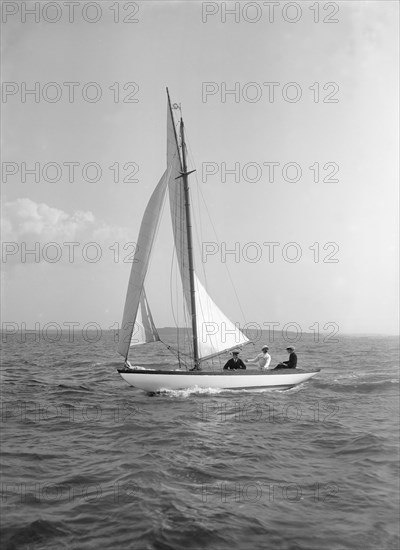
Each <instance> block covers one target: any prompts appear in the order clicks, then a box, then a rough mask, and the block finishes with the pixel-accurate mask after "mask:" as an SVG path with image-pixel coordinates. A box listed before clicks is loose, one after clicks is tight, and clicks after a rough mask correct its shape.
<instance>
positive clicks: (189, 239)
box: [180, 118, 199, 370]
mask: <svg viewBox="0 0 400 550" xmlns="http://www.w3.org/2000/svg"><path fill="white" fill-rule="evenodd" d="M180 134H181V142H182V169H183V171H182V178H183V190H184V194H185V212H186V233H187V244H188V258H189V285H190V305H191V310H192V333H193V358H194V368H195V369H196V370H197V369H198V368H199V348H198V340H197V323H196V299H195V294H196V290H195V286H194V261H193V239H192V222H191V213H190V197H189V181H188V175H189V174H190V173H191V172H188V171H187V164H186V143H185V132H184V125H183V119H182V118H181V123H180ZM193 172H194V170H193Z"/></svg>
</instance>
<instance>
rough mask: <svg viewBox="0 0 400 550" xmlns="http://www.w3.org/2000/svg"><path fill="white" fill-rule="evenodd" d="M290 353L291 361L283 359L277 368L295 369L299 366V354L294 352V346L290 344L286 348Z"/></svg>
mask: <svg viewBox="0 0 400 550" xmlns="http://www.w3.org/2000/svg"><path fill="white" fill-rule="evenodd" d="M286 351H287V352H288V353H289V361H283V362H282V363H279V365H277V366H276V367H275V369H295V368H296V366H297V355H296V354H295V352H294V347H292V346H289V347H288V348H286Z"/></svg>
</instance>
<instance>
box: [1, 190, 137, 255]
mask: <svg viewBox="0 0 400 550" xmlns="http://www.w3.org/2000/svg"><path fill="white" fill-rule="evenodd" d="M128 235H129V231H128V230H127V229H126V228H124V227H120V226H110V225H107V224H106V223H104V222H102V221H99V220H97V219H96V218H95V216H94V215H93V213H92V212H90V211H86V212H84V211H82V210H76V211H75V212H72V213H67V212H65V211H63V210H60V209H59V208H54V207H52V206H49V205H47V204H44V203H36V202H34V201H33V200H31V199H28V198H21V199H17V200H15V201H12V202H7V203H5V205H4V207H3V218H2V260H3V264H5V265H16V264H23V265H26V264H32V263H39V262H43V261H48V262H49V263H52V259H54V258H58V259H57V261H60V262H63V261H65V262H66V263H68V264H70V265H72V264H76V263H78V264H79V263H80V259H81V260H84V261H85V260H86V261H90V258H95V257H96V248H97V250H101V251H102V252H103V251H105V250H108V254H107V256H112V254H111V252H110V250H109V247H110V246H112V245H113V244H114V243H115V242H121V243H123V244H125V243H127V242H128V241H129V238H128ZM65 243H79V244H78V245H74V247H73V248H71V245H68V244H65ZM88 243H95V245H92V246H91V251H90V254H89V248H90V247H88ZM85 247H86V248H85ZM32 250H34V251H35V253H30V252H27V251H32ZM71 254H72V258H73V261H71ZM85 254H87V257H86V256H85ZM101 256H102V258H104V254H101ZM87 258H89V260H87Z"/></svg>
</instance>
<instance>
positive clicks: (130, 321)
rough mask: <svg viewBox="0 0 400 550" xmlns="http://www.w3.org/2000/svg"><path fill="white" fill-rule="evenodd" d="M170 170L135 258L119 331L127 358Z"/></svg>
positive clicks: (149, 210)
mask: <svg viewBox="0 0 400 550" xmlns="http://www.w3.org/2000/svg"><path fill="white" fill-rule="evenodd" d="M167 172H168V173H167ZM170 173H171V171H170V170H168V171H165V172H164V174H163V176H162V178H161V179H160V181H159V182H158V185H157V187H156V188H155V189H154V191H153V194H152V195H151V197H150V200H149V203H148V205H147V207H146V210H145V213H144V216H143V220H142V224H141V226H140V230H139V237H138V241H137V246H136V250H135V254H134V258H133V263H132V269H131V275H130V277H129V283H128V290H127V293H126V300H125V308H124V314H123V317H122V326H121V329H120V331H119V344H118V348H117V351H118V353H119V354H121V355H122V356H123V357H125V359H126V358H127V357H128V352H129V347H130V345H131V340H132V334H133V330H134V325H135V321H136V316H137V312H138V308H139V304H140V300H141V297H142V295H143V292H144V289H143V286H144V279H145V277H146V273H147V268H148V266H149V260H150V253H151V249H152V246H153V241H154V237H155V234H156V231H157V227H158V223H159V219H160V214H161V209H162V204H163V201H164V196H165V191H166V189H167V184H168V177H169V175H170ZM144 300H145V298H143V303H144ZM146 304H147V301H146ZM143 309H144V311H143ZM147 310H148V311H150V310H149V309H148V306H147V307H146V308H141V314H142V316H143V313H145V312H146V311H147ZM142 321H143V320H142ZM147 322H148V324H149V325H151V324H152V322H151V320H150V319H147ZM151 341H153V340H151Z"/></svg>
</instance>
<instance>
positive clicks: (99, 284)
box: [1, 0, 399, 336]
mask: <svg viewBox="0 0 400 550" xmlns="http://www.w3.org/2000/svg"><path fill="white" fill-rule="evenodd" d="M275 4H276V5H273V3H267V2H247V3H243V2H241V3H238V2H236V3H235V2H225V3H221V2H196V1H186V2H174V1H163V2H158V1H146V2H124V1H120V2H119V3H118V4H117V3H115V2H107V1H101V2H80V4H79V6H72V5H71V3H69V2H58V3H57V2H51V3H45V2H25V3H19V2H3V4H2V10H3V12H2V18H3V19H2V20H3V24H2V27H3V33H2V59H3V88H2V128H1V129H2V144H3V145H2V149H3V155H2V193H1V194H2V240H3V243H2V322H3V328H4V323H14V324H15V325H18V326H21V325H22V324H23V323H25V325H26V326H27V327H33V326H35V324H36V325H38V324H39V326H40V327H44V326H47V324H48V323H54V324H58V325H60V326H62V327H63V326H67V325H66V324H67V323H76V324H77V326H78V327H81V326H82V327H83V326H85V325H86V324H87V323H93V324H96V325H98V326H101V327H102V328H115V327H116V326H117V325H118V323H120V322H121V319H122V311H123V306H124V301H125V294H126V288H127V283H128V278H129V271H130V265H131V264H130V263H129V262H130V259H131V258H132V252H133V251H134V243H135V241H136V238H137V235H138V231H139V227H140V222H141V218H142V215H143V211H144V209H145V207H146V204H147V201H148V199H149V197H150V195H151V192H152V190H153V189H154V187H155V185H156V184H157V182H158V180H159V178H160V177H161V175H162V173H163V172H164V170H165V167H166V158H165V156H166V93H165V88H166V86H168V87H169V90H170V94H171V99H172V102H173V103H178V104H180V106H181V110H182V113H183V117H184V120H185V127H186V130H187V140H188V147H189V151H190V156H189V164H190V166H189V168H190V169H196V173H195V174H194V175H193V176H191V178H190V184H191V198H192V203H193V204H192V205H193V211H194V214H195V242H196V245H197V247H196V248H197V252H196V258H195V260H196V267H197V271H198V272H199V276H200V278H201V279H202V280H203V281H205V282H206V283H207V288H208V290H209V293H210V295H211V296H212V297H213V299H214V301H215V302H216V303H217V304H218V306H219V307H220V308H221V309H222V310H223V311H224V312H225V313H226V314H227V315H228V317H230V318H231V319H232V321H234V322H239V323H240V324H241V325H242V326H243V325H246V324H247V326H250V325H251V324H253V326H259V327H261V328H266V327H267V326H268V324H270V323H275V326H276V327H278V329H280V328H283V327H288V326H289V325H291V329H293V327H299V328H300V329H301V330H302V331H303V332H310V331H315V330H318V331H320V333H321V335H325V336H326V335H329V334H330V333H331V332H332V331H338V332H339V333H378V334H394V333H396V332H397V331H398V282H397V281H398V237H397V234H398V147H399V144H398V114H399V113H398V103H397V97H398V62H399V60H398V10H399V6H398V3H397V2H393V1H385V0H383V1H379V2H374V1H369V2H363V1H358V2H346V1H339V2H319V3H318V4H316V3H315V2H303V1H302V2H297V3H293V2H292V3H289V2H280V3H275ZM46 6H47V7H46ZM32 10H34V11H33V12H32ZM35 10H36V11H35ZM229 10H230V11H229ZM29 90H36V92H35V93H29ZM27 91H28V93H27ZM174 113H179V111H178V110H177V109H176V110H174ZM271 163H274V164H271ZM35 167H36V174H35V173H34V172H32V169H34V168H35ZM273 167H274V168H273ZM272 168H273V171H272ZM164 214H168V208H165V212H164ZM32 250H35V253H29V251H32ZM172 256H173V249H172V237H171V231H170V228H169V225H168V216H167V215H165V216H164V217H163V220H162V223H161V227H160V230H159V233H158V238H157V243H156V246H155V250H154V255H153V258H152V262H151V269H150V271H149V276H148V284H147V289H148V290H147V292H148V298H149V302H150V306H151V308H152V310H153V315H154V317H155V321H156V323H157V325H158V326H160V327H162V326H172V325H173V324H174V320H173V313H172V311H171V298H170V293H171V284H172V283H171V282H170V273H171V258H172ZM173 284H175V282H174V283H173ZM9 326H11V325H9ZM310 327H313V328H310ZM316 327H317V328H316ZM296 330H298V328H297V329H296Z"/></svg>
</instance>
